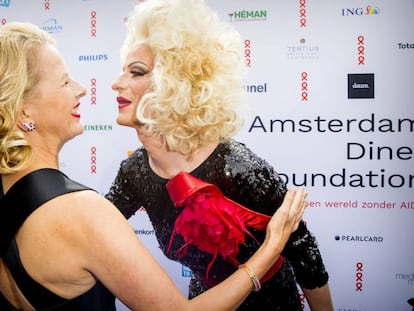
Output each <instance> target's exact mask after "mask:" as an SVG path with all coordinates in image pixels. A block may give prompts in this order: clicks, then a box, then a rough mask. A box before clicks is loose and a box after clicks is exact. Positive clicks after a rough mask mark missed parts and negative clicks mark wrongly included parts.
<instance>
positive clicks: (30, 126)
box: [19, 121, 36, 132]
mask: <svg viewBox="0 0 414 311" xmlns="http://www.w3.org/2000/svg"><path fill="white" fill-rule="evenodd" d="M19 125H20V126H19V127H20V129H21V130H23V131H24V132H33V131H34V130H35V129H36V125H35V124H34V122H23V121H20V122H19Z"/></svg>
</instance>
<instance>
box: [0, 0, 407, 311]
mask: <svg viewBox="0 0 414 311" xmlns="http://www.w3.org/2000/svg"><path fill="white" fill-rule="evenodd" d="M136 2H138V1H133V0H117V1H109V0H100V1H98V0H71V1H57V0H31V1H27V0H26V1H24V0H0V21H1V23H2V24H4V23H7V22H9V21H14V20H18V21H30V22H33V23H34V24H36V25H38V26H40V27H42V28H43V29H45V30H47V31H48V32H50V33H51V34H52V35H53V37H55V38H56V40H57V42H58V47H59V49H60V51H61V52H62V54H63V56H64V57H65V60H66V62H67V64H68V66H69V68H70V70H71V74H72V76H73V77H75V78H76V79H78V80H79V81H80V82H82V83H83V84H84V85H85V86H86V87H87V89H88V95H87V96H86V97H85V98H84V99H83V101H82V105H81V114H82V120H83V122H84V125H85V133H84V134H83V135H82V136H81V137H79V138H76V139H75V140H74V141H72V142H70V143H69V144H67V145H66V146H65V148H64V150H63V151H62V155H61V168H62V170H63V171H65V172H66V173H67V174H68V175H69V176H71V177H72V178H74V179H76V180H79V181H81V182H83V183H85V184H87V185H89V186H91V187H94V188H95V189H97V190H98V191H100V192H101V193H102V194H104V193H106V192H107V190H108V189H109V186H110V184H111V182H112V180H113V179H114V177H115V174H116V171H117V169H118V166H119V163H120V161H121V160H122V159H124V158H125V157H127V155H128V152H129V151H131V150H134V149H136V147H137V146H138V144H139V143H138V141H137V138H136V136H135V134H134V132H133V131H132V130H130V129H127V128H121V127H119V126H117V125H116V123H115V121H114V120H115V116H116V114H117V103H116V100H115V97H116V94H115V92H113V91H112V90H111V83H112V82H113V81H114V79H115V78H116V76H117V75H118V73H119V72H120V70H121V64H120V61H119V48H120V45H121V42H122V40H123V38H124V35H125V28H124V21H125V18H126V17H127V14H128V12H130V10H131V9H132V7H133V5H134V4H135V3H136ZM207 3H208V4H210V5H211V6H212V7H213V8H214V9H216V10H217V12H218V13H219V15H220V16H221V17H222V18H223V19H225V20H228V21H229V22H230V23H232V24H234V26H235V27H236V28H237V29H238V30H239V31H240V32H241V34H242V36H243V38H244V40H245V58H246V63H247V64H248V65H249V67H250V72H249V75H248V79H247V81H246V91H247V92H248V97H249V103H250V106H251V113H250V115H249V117H248V119H247V120H246V125H245V127H244V129H243V130H242V131H241V132H240V134H239V135H238V137H237V138H238V139H239V140H241V141H243V142H246V143H247V144H248V145H249V146H250V148H251V149H252V150H254V151H255V152H256V153H257V154H258V155H260V156H262V157H263V158H265V159H266V160H267V161H268V162H270V163H271V164H272V165H273V166H274V167H275V169H276V170H277V171H278V172H280V173H281V174H283V176H284V177H285V178H286V180H287V181H288V185H289V186H295V185H305V186H306V187H307V190H308V192H309V193H310V196H309V200H310V201H311V207H309V208H308V210H307V211H306V213H305V220H306V221H307V223H308V226H309V228H310V229H311V230H312V231H313V232H314V233H315V235H316V236H317V238H318V241H319V244H320V248H321V251H322V254H323V257H324V260H325V263H326V266H327V268H328V271H329V273H330V286H331V290H332V295H333V299H334V304H335V310H336V311H350V310H352V311H354V310H355V311H371V310H375V311H378V310H380V311H395V310H397V311H400V310H401V311H402V310H407V311H408V310H411V309H412V307H410V306H409V304H408V303H407V300H408V299H410V298H414V251H413V246H414V245H413V244H414V243H413V237H414V226H413V225H414V224H413V223H414V192H413V184H414V159H413V157H414V155H413V153H414V152H413V150H414V139H413V128H414V121H413V120H414V107H413V104H414V103H413V96H412V91H413V86H414V85H413V72H414V1H413V0H394V1H387V0H376V1H373V2H361V1H353V0H351V1H322V0H314V1H307V0H297V1H270V0H256V1H247V0H227V1H223V0H207ZM177 18H179V17H177ZM137 187H139V185H137ZM131 224H132V226H133V227H134V228H135V230H136V232H137V235H138V236H139V237H140V238H141V239H142V240H143V241H144V242H145V243H146V245H147V246H148V247H149V248H150V249H151V251H152V252H153V254H154V256H155V257H156V258H157V260H159V261H160V262H161V264H162V265H163V266H164V267H165V268H166V269H167V271H168V272H169V274H170V275H171V277H172V278H173V279H174V280H175V281H176V283H177V285H178V286H179V287H180V289H181V290H182V292H183V293H184V294H186V293H187V285H188V280H189V275H190V274H191V271H189V270H188V269H187V268H186V267H182V266H181V265H178V264H176V263H173V262H171V261H168V260H166V259H165V257H164V256H163V255H162V254H161V253H160V251H159V249H158V245H157V243H156V240H155V237H154V232H153V229H152V227H151V224H150V223H149V221H148V218H147V216H146V213H145V210H142V211H140V212H138V213H137V214H136V216H135V217H134V218H133V219H131ZM114 268H116V267H114ZM137 290H139V289H137ZM154 290H156V289H154ZM304 309H305V310H308V306H307V305H306V303H305V302H304ZM119 310H126V308H125V307H124V306H123V305H122V304H121V303H119Z"/></svg>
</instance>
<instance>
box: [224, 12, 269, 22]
mask: <svg viewBox="0 0 414 311" xmlns="http://www.w3.org/2000/svg"><path fill="white" fill-rule="evenodd" d="M228 16H229V19H230V22H255V21H265V20H266V19H267V11H266V10H250V11H248V10H242V11H234V12H232V13H229V14H228Z"/></svg>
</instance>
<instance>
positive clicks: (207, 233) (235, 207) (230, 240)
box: [167, 172, 284, 282]
mask: <svg viewBox="0 0 414 311" xmlns="http://www.w3.org/2000/svg"><path fill="white" fill-rule="evenodd" d="M167 190H168V193H169V195H170V197H171V200H172V201H173V203H174V206H175V207H182V208H183V211H182V212H181V214H180V215H179V216H178V217H177V219H176V221H175V225H174V229H173V232H172V234H171V238H170V243H169V246H168V249H167V252H169V250H170V248H171V244H172V240H173V238H174V235H175V234H180V235H181V236H182V237H183V238H184V245H183V246H182V247H181V248H180V249H178V250H177V252H176V254H177V253H179V252H182V256H185V255H186V251H187V246H188V245H189V244H193V245H194V246H196V247H197V248H198V249H200V250H201V251H204V252H207V253H209V254H212V255H213V259H212V260H211V262H210V263H209V265H208V267H207V270H206V276H205V278H206V279H208V273H209V271H210V268H211V266H212V265H213V263H214V261H215V259H216V258H217V256H218V255H220V256H221V257H222V258H223V259H225V260H227V261H229V262H230V263H232V264H233V265H234V266H235V267H238V266H239V262H238V260H237V258H236V257H237V254H238V253H239V244H243V243H244V241H245V234H246V233H247V234H248V235H250V236H251V237H253V236H252V234H251V233H250V232H249V231H248V230H247V228H246V227H250V228H254V229H258V230H265V229H266V226H267V223H268V222H269V220H270V218H271V217H270V216H268V215H265V214H261V213H258V212H255V211H252V210H250V209H248V208H245V207H244V206H242V205H240V204H238V203H236V202H234V201H232V200H231V199H229V198H227V197H225V196H224V195H223V194H222V192H221V191H220V189H219V188H218V187H217V186H215V185H213V184H209V183H206V182H205V181H203V180H200V179H198V178H196V177H194V176H192V175H191V174H189V173H186V172H180V173H178V174H177V175H176V176H174V177H173V178H172V179H171V180H170V181H169V182H168V183H167ZM253 238H254V237H253ZM283 260H284V259H283V257H282V256H279V258H278V260H277V261H276V263H275V264H274V265H273V267H272V268H271V269H270V270H269V271H268V272H267V273H266V275H265V276H264V277H263V278H262V280H261V281H262V282H264V281H266V280H268V279H269V278H270V277H272V276H273V275H274V274H275V273H276V272H277V271H278V270H279V268H280V266H281V265H282V263H283Z"/></svg>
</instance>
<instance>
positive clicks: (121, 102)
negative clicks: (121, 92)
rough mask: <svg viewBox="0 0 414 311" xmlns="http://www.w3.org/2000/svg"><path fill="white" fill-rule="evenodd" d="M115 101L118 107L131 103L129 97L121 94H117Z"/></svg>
mask: <svg viewBox="0 0 414 311" xmlns="http://www.w3.org/2000/svg"><path fill="white" fill-rule="evenodd" d="M116 101H117V102H118V108H119V109H122V108H125V107H126V106H129V105H130V104H131V103H132V102H131V101H130V100H129V99H127V98H125V97H122V96H118V97H117V98H116Z"/></svg>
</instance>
